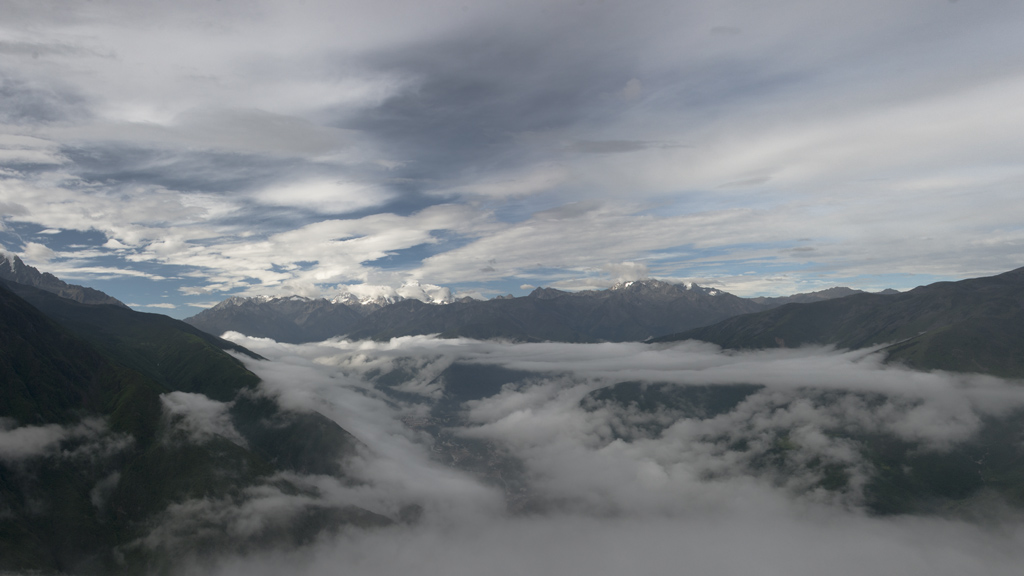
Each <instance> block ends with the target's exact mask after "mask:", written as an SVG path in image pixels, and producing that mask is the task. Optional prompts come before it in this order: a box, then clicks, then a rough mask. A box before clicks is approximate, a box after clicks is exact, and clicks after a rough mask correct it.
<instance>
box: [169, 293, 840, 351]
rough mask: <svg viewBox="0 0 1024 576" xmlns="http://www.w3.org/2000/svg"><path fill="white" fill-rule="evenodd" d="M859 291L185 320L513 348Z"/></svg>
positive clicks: (278, 307)
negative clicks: (510, 344)
mask: <svg viewBox="0 0 1024 576" xmlns="http://www.w3.org/2000/svg"><path fill="white" fill-rule="evenodd" d="M856 293H860V291H858V290H852V289H850V288H830V289H828V290H823V291H821V292H814V293H809V294H796V295H793V296H789V297H779V298H753V299H750V298H740V297H738V296H734V295H732V294H729V293H727V292H724V291H722V290H718V289H715V288H709V287H703V286H698V285H696V284H692V283H686V284H672V283H668V282H663V281H660V280H653V279H650V280H638V281H631V282H622V283H619V284H616V285H615V286H613V287H612V288H610V289H608V290H585V291H580V292H564V291H561V290H556V289H554V288H537V289H535V290H534V291H533V292H531V293H530V294H529V295H528V296H524V297H519V298H515V297H512V296H504V297H498V298H494V299H491V300H474V299H472V298H462V299H459V300H454V299H447V300H443V301H440V302H438V301H433V302H424V301H422V300H421V299H417V298H394V299H393V300H392V301H391V302H390V303H384V304H383V305H381V303H380V302H379V301H373V302H371V303H370V304H372V305H368V304H362V303H360V304H356V303H355V302H357V301H354V300H353V299H346V300H338V299H334V300H332V301H328V300H326V299H322V298H321V299H310V298H302V297H299V296H291V297H281V298H265V297H256V298H239V297H234V298H229V299H228V300H225V301H224V302H221V303H220V304H217V305H216V306H214V307H212V308H209V309H207V310H204V311H203V312H200V313H199V314H196V315H195V316H192V317H191V318H186V319H185V322H188V323H189V324H191V325H193V326H195V327H197V328H199V329H201V330H205V331H206V332H209V333H210V334H218V335H219V334H223V333H224V332H227V331H229V330H231V331H236V332H241V333H243V334H246V335H249V336H258V337H264V338H272V339H274V340H277V341H279V342H290V343H301V342H314V341H320V340H324V339H326V338H330V337H335V336H344V337H346V338H350V339H373V340H387V339H389V338H393V337H396V336H410V335H418V334H440V335H441V336H442V337H445V338H453V337H466V338H480V339H491V338H502V339H507V340H512V341H520V342H542V341H558V342H602V341H606V342H625V341H638V340H644V339H646V338H650V337H653V336H659V335H664V334H671V333H674V332H679V331H682V330H686V329H689V328H693V327H697V326H706V325H708V324H713V323H714V322H717V321H720V320H724V319H726V318H730V317H733V316H736V315H738V314H747V313H751V312H759V311H762V310H768V309H770V308H774V307H777V306H781V305H783V304H786V303H790V302H810V301H819V300H824V299H829V298H838V297H841V296H846V295H849V294H856Z"/></svg>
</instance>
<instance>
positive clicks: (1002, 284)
mask: <svg viewBox="0 0 1024 576" xmlns="http://www.w3.org/2000/svg"><path fill="white" fill-rule="evenodd" d="M691 339H692V340H703V341H706V342H713V343H715V344H718V345H720V346H723V347H725V348H737V349H740V348H775V347H787V348H794V347H799V346H804V345H808V344H814V345H833V346H836V347H838V348H851V349H856V348H865V347H870V346H876V345H881V344H887V346H886V347H885V348H884V351H885V352H886V353H887V357H888V360H889V361H890V362H902V363H904V364H906V365H908V366H910V367H913V368H917V369H920V370H950V371H957V372H981V373H987V374H995V375H998V376H1003V377H1011V378H1022V377H1024V354H1022V353H1021V352H1022V351H1024V268H1018V269H1016V270H1012V271H1009V272H1005V273H1003V274H999V275H996V276H989V277H983V278H972V279H968V280H961V281H959V282H936V283H934V284H929V285H927V286H920V287H918V288H915V289H913V290H909V291H907V292H902V293H895V294H853V295H850V296H847V297H844V298H838V299H832V300H825V301H820V302H812V303H804V304H788V305H785V306H781V307H779V308H776V309H774V310H768V311H765V312H760V313H757V314H749V315H743V316H736V317H734V318H730V319H727V320H724V321H722V322H719V323H717V324H714V325H711V326H705V327H700V328H694V329H690V330H687V331H682V332H679V333H676V334H672V335H668V336H663V337H660V338H656V339H654V340H652V342H673V341H680V340H691Z"/></svg>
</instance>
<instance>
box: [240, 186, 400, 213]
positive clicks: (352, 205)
mask: <svg viewBox="0 0 1024 576" xmlns="http://www.w3.org/2000/svg"><path fill="white" fill-rule="evenodd" d="M254 198H255V199H256V201H258V202H260V203H263V204H269V205H271V206H290V207H296V208H306V209H310V210H315V211H317V212H321V213H324V214H344V213H347V212H355V211H357V210H363V209H366V208H372V207H375V206H380V205H382V204H385V203H387V202H388V201H390V200H392V199H393V198H394V194H392V193H390V192H388V191H387V190H383V189H381V188H378V187H376V186H372V185H366V184H358V183H355V182H342V181H329V180H312V181H307V182H296V183H293V184H287V185H284V186H276V187H273V188H268V189H266V190H262V191H260V192H257V193H256V194H255V195H254Z"/></svg>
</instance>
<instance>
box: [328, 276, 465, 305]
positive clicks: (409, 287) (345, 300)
mask: <svg viewBox="0 0 1024 576" xmlns="http://www.w3.org/2000/svg"><path fill="white" fill-rule="evenodd" d="M402 300H419V301H420V302H425V303H427V304H448V303H450V302H453V301H454V300H455V299H454V298H453V297H452V291H451V290H450V289H449V288H446V287H444V286H436V285H434V284H420V283H419V282H407V283H405V284H402V285H401V286H399V287H398V288H393V287H391V286H381V285H374V284H343V285H340V286H338V293H337V295H335V296H334V298H332V299H331V302H333V303H335V304H346V305H360V306H387V305H388V304H394V303H395V302H399V301H402Z"/></svg>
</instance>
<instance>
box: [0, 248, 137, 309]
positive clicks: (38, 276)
mask: <svg viewBox="0 0 1024 576" xmlns="http://www.w3.org/2000/svg"><path fill="white" fill-rule="evenodd" d="M0 279H2V280H7V281H9V282H17V283H18V284H26V285H28V286H35V287H36V288H39V289H41V290H46V291H47V292H52V293H53V294H56V295H58V296H60V297H62V298H67V299H69V300H74V301H75V302H81V303H82V304H112V305H114V306H120V307H122V308H127V307H128V306H126V305H125V304H124V302H121V301H120V300H118V299H117V298H114V297H113V296H108V295H107V294H104V293H103V292H100V291H99V290H95V289H93V288H88V287H86V286H79V285H77V284H68V283H67V282H64V281H63V280H61V279H60V278H57V277H56V276H54V275H53V274H50V273H48V272H40V271H39V270H37V269H35V268H33V267H32V266H29V265H27V264H25V263H24V262H22V260H21V258H19V257H17V256H14V255H10V256H9V255H6V254H4V253H3V252H0Z"/></svg>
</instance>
